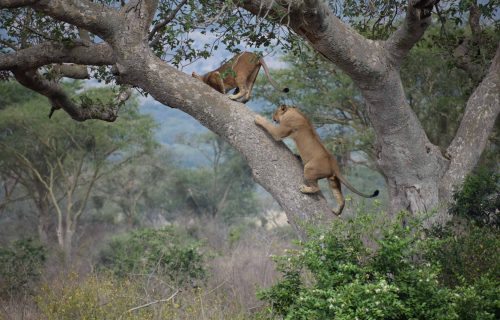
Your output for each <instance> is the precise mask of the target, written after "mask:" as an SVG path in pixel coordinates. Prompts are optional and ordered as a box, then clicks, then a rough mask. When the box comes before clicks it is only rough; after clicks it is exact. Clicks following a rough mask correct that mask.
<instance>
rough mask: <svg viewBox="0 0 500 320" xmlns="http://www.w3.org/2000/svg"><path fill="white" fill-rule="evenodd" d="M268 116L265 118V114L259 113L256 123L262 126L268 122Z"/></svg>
mask: <svg viewBox="0 0 500 320" xmlns="http://www.w3.org/2000/svg"><path fill="white" fill-rule="evenodd" d="M266 121H267V120H266V118H264V117H263V116H261V115H257V116H256V117H255V123H256V124H258V125H259V126H262V125H263V124H264V123H266Z"/></svg>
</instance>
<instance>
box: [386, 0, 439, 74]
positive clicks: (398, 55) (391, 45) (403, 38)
mask: <svg viewBox="0 0 500 320" xmlns="http://www.w3.org/2000/svg"><path fill="white" fill-rule="evenodd" d="M438 2H439V0H408V11H407V13H406V18H405V21H404V22H403V24H402V25H401V26H400V27H399V28H398V30H396V31H395V32H394V33H393V34H392V35H391V36H390V37H389V39H387V41H386V48H387V51H388V52H389V54H390V57H391V59H392V60H393V64H394V65H396V66H399V65H400V64H401V62H402V60H403V58H404V57H406V55H407V54H408V52H409V51H410V49H411V48H412V47H413V46H414V45H415V43H417V41H418V40H420V38H422V36H423V35H424V32H425V30H426V29H427V28H428V27H429V25H430V24H431V11H432V8H433V7H434V6H435V5H436V4H437V3H438Z"/></svg>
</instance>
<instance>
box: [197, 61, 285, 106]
mask: <svg viewBox="0 0 500 320" xmlns="http://www.w3.org/2000/svg"><path fill="white" fill-rule="evenodd" d="M260 66H262V67H263V68H264V72H265V74H266V77H267V79H268V80H269V82H270V83H271V85H272V86H273V87H274V88H275V89H276V90H281V91H283V92H288V91H289V89H288V88H283V89H280V88H279V87H278V84H277V83H276V82H275V81H274V80H273V79H272V78H271V76H270V75H269V69H268V68H267V65H266V63H265V62H264V59H263V58H261V57H259V56H258V55H257V54H256V53H252V52H242V53H240V54H238V55H236V56H234V57H233V58H232V59H231V60H229V61H228V62H226V63H224V64H223V65H222V66H220V67H219V68H217V69H216V70H214V71H210V72H208V73H206V74H204V75H202V76H201V75H199V74H197V73H196V72H193V73H192V76H193V78H196V79H200V80H201V81H203V82H205V83H206V84H208V85H209V86H211V87H212V88H214V89H215V90H217V91H219V92H220V93H224V94H225V93H227V92H228V91H229V90H231V89H234V88H236V91H235V92H234V94H231V95H230V96H229V99H231V100H238V99H240V98H243V99H241V102H243V103H246V102H247V101H248V100H250V94H251V93H252V89H253V85H254V83H255V79H257V74H258V73H259V70H260Z"/></svg>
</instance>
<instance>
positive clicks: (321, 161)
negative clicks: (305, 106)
mask: <svg viewBox="0 0 500 320" xmlns="http://www.w3.org/2000/svg"><path fill="white" fill-rule="evenodd" d="M273 120H274V121H275V122H277V123H278V124H279V125H278V126H274V125H273V124H271V123H270V122H268V121H267V120H266V118H264V117H262V116H260V115H258V116H257V117H256V118H255V123H256V124H257V125H259V126H261V127H263V128H264V129H265V130H266V131H267V132H269V133H270V134H271V136H272V137H273V138H274V140H276V141H281V140H283V139H284V138H286V137H288V136H290V137H291V138H292V139H293V140H294V142H295V144H296V146H297V149H298V151H299V155H300V158H301V159H302V163H303V164H304V178H305V180H306V184H304V185H302V186H300V191H301V192H302V193H316V192H318V191H319V187H318V180H319V179H323V178H327V179H328V182H329V184H330V187H331V189H332V193H333V196H334V197H335V200H336V201H337V205H338V208H337V209H332V211H333V213H334V214H336V215H340V214H341V213H342V210H343V209H344V205H345V200H344V196H343V195H342V190H341V184H340V183H341V182H342V183H343V184H344V185H345V186H346V187H347V188H348V189H349V190H351V191H352V192H354V193H356V194H358V195H360V196H362V197H365V198H373V197H376V196H377V195H378V193H379V191H378V190H375V192H373V194H371V195H368V194H364V193H361V192H359V191H358V190H356V189H355V188H354V187H353V186H352V185H351V184H350V183H349V182H348V181H347V180H346V179H345V178H344V176H342V174H341V173H340V169H339V165H338V164H337V160H336V159H335V157H334V156H333V155H332V154H331V153H330V152H328V150H327V149H326V148H325V146H324V145H323V143H322V142H321V140H320V138H319V136H318V134H317V133H316V131H315V130H314V128H313V126H312V124H311V122H310V121H309V119H307V118H306V116H304V114H302V112H300V111H299V110H298V109H297V107H294V106H286V105H282V106H280V107H278V108H277V109H276V111H275V112H274V114H273Z"/></svg>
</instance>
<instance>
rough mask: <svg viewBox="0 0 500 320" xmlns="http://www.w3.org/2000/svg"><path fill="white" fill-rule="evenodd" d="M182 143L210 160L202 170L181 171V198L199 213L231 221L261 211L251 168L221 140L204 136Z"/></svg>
mask: <svg viewBox="0 0 500 320" xmlns="http://www.w3.org/2000/svg"><path fill="white" fill-rule="evenodd" d="M193 140H194V141H187V140H186V139H185V138H181V139H180V141H183V142H185V143H186V144H187V145H189V146H191V147H193V148H195V149H196V150H198V151H199V152H200V154H201V155H202V156H203V157H204V158H205V159H206V160H207V162H208V163H207V165H206V166H203V167H201V168H199V169H187V170H181V171H180V172H179V175H178V180H177V183H176V184H177V185H178V187H179V190H178V191H177V192H178V194H179V195H178V197H179V199H181V200H185V201H186V200H187V201H186V203H184V204H183V205H188V206H189V207H191V209H193V210H194V211H195V212H196V213H198V214H201V215H208V216H209V217H212V218H221V219H225V220H231V219H232V218H234V217H237V216H245V215H252V214H256V213H257V212H258V211H259V209H260V208H259V205H258V203H257V199H256V195H255V183H254V182H253V181H252V176H251V171H250V168H249V167H248V166H247V164H246V163H245V161H244V160H243V159H242V158H241V157H240V156H239V155H238V154H237V153H236V151H235V150H234V149H233V148H232V147H231V146H230V145H229V144H227V143H226V142H225V141H224V140H223V139H222V138H221V137H219V136H216V135H214V134H213V133H208V134H203V135H200V136H198V137H197V138H195V139H193Z"/></svg>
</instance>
